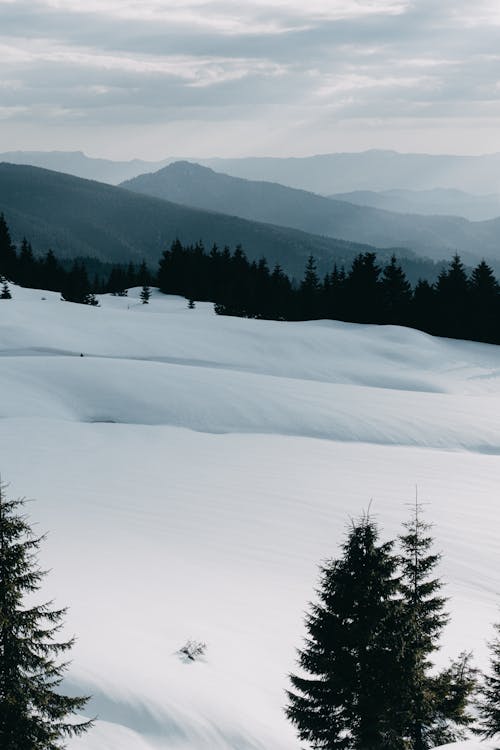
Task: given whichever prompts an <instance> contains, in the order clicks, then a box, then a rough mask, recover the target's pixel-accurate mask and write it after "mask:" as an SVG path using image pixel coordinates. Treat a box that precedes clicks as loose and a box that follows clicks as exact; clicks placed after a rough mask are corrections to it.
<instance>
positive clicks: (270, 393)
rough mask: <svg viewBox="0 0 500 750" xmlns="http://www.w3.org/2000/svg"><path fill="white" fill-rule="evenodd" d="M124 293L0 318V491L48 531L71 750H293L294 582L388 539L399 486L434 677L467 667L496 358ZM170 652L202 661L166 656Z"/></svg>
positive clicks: (488, 508) (50, 590) (485, 618)
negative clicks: (361, 541)
mask: <svg viewBox="0 0 500 750" xmlns="http://www.w3.org/2000/svg"><path fill="white" fill-rule="evenodd" d="M137 294H138V291H137V290H134V291H133V292H132V293H131V295H130V296H129V297H128V298H112V297H104V298H102V300H101V302H102V307H101V308H97V309H95V308H86V307H82V306H78V305H71V304H68V303H62V302H60V301H59V300H58V295H52V294H51V293H48V292H47V293H44V292H36V291H31V290H22V289H14V299H13V300H11V301H5V302H2V303H0V471H1V472H2V475H3V477H4V478H5V479H7V480H9V481H10V483H11V487H10V493H11V494H14V495H18V494H22V495H26V496H28V497H34V498H36V499H37V502H36V503H34V504H33V505H31V506H30V507H29V511H30V513H31V515H32V517H33V519H34V520H36V521H37V522H38V523H39V527H40V529H41V530H45V529H48V530H49V531H50V534H49V537H48V539H47V541H46V542H45V544H44V546H43V550H42V556H43V557H42V563H43V565H44V566H46V567H49V568H51V573H50V576H49V577H48V578H47V579H46V581H45V585H44V595H46V596H48V597H51V596H54V597H55V599H56V601H57V603H58V604H61V605H66V604H67V605H69V607H70V609H69V612H68V616H67V620H66V622H67V630H68V632H69V633H73V632H75V633H76V634H77V636H78V641H77V644H76V646H75V649H74V651H73V663H72V666H71V670H70V673H69V675H68V688H69V689H75V690H77V691H79V692H82V691H83V692H84V693H85V692H90V693H92V695H93V696H94V698H93V702H92V705H91V706H89V713H97V714H98V715H99V721H98V723H97V727H96V729H95V730H93V731H92V732H91V733H89V734H88V735H86V736H85V737H84V738H82V739H79V740H75V741H73V743H72V744H71V750H107V748H108V747H109V748H110V750H111V748H113V749H114V748H118V747H120V748H123V749H124V750H155V748H159V747H161V748H168V749H169V750H170V748H173V749H175V750H177V749H178V750H193V749H196V750H198V748H199V749H200V750H205V748H206V749H207V750H208V748H211V749H212V750H218V749H219V748H220V750H229V748H231V750H261V749H262V750H264V748H265V749H266V750H271V748H276V750H298V748H299V746H300V745H299V743H298V742H297V740H296V739H295V736H294V732H293V730H292V729H291V728H290V727H289V726H288V724H287V722H286V721H285V719H284V716H283V711H282V708H283V705H284V703H285V697H284V689H285V687H286V684H287V682H286V674H287V673H288V672H289V671H290V670H292V669H293V668H294V651H295V648H296V647H297V646H299V645H300V641H301V637H302V635H303V628H302V618H303V612H304V610H305V609H306V607H307V602H308V601H309V600H310V599H311V598H312V597H313V596H314V592H313V588H314V585H315V583H316V580H317V565H318V563H319V562H320V561H321V560H322V559H325V558H326V557H329V556H334V555H335V554H336V553H337V549H338V543H339V542H340V541H341V540H342V538H343V534H344V531H345V525H346V523H347V522H348V520H349V518H350V517H351V516H356V515H358V513H359V512H361V511H362V510H363V509H364V508H366V507H367V506H368V503H369V502H370V500H371V499H373V503H372V512H373V513H374V514H375V515H376V518H377V519H378V520H379V521H380V524H381V526H382V528H383V534H384V536H394V535H395V534H397V533H398V532H399V531H400V523H401V521H403V520H405V518H406V516H407V514H408V512H409V509H408V507H407V503H411V501H412V499H413V497H414V493H415V485H418V488H419V495H420V497H421V499H422V500H423V501H424V502H428V503H429V505H428V506H426V507H427V517H428V520H429V521H432V522H434V523H435V536H436V542H437V547H438V548H439V549H441V550H442V551H443V553H444V558H443V562H442V566H441V571H440V572H441V574H442V577H443V579H444V580H445V581H446V583H447V587H446V593H447V595H449V596H450V597H451V599H450V607H449V608H450V611H451V612H452V614H453V618H452V621H451V623H450V625H449V627H448V628H447V631H446V638H445V640H444V643H443V650H442V653H441V654H440V656H439V658H440V659H441V660H445V659H446V658H447V657H448V656H454V655H456V653H457V652H458V651H460V650H462V649H464V648H466V649H469V648H472V649H474V651H475V654H476V661H477V663H478V664H479V665H480V666H484V665H485V660H486V649H485V640H486V639H487V638H488V637H490V635H491V624H492V622H493V621H494V620H496V619H498V603H499V597H498V594H499V586H498V567H499V562H500V555H499V551H498V550H499V541H500V540H499V532H498V516H499V512H498V502H497V495H498V479H499V456H498V454H499V452H500V428H499V427H498V425H499V417H500V381H499V374H500V349H499V348H498V347H493V346H487V345H479V344H471V343H466V342H452V341H447V340H439V339H433V338H431V337H429V336H426V335H425V334H421V333H418V332H415V331H410V330H405V329H402V328H394V327H385V328H384V327H376V326H355V325H349V324H340V323H330V322H315V323H297V324H284V323H274V322H264V321H248V320H239V319H233V318H219V317H216V316H214V315H213V313H212V312H211V308H210V306H208V305H202V304H199V305H197V308H196V309H195V310H192V311H191V310H187V307H186V302H185V301H184V300H180V299H179V298H165V297H162V296H159V295H154V297H153V299H152V301H151V304H150V305H148V306H147V307H146V306H142V305H139V304H138V302H137ZM42 296H44V297H45V298H46V299H45V300H42V299H41V297H42ZM81 352H82V353H84V355H85V356H84V357H80V356H79V355H80V353H81ZM188 638H194V639H197V640H203V641H206V642H207V644H208V648H207V653H206V657H205V659H204V660H203V661H200V662H197V663H194V664H184V663H182V662H181V661H180V660H179V659H178V657H177V656H176V654H175V652H176V651H177V650H178V649H179V648H180V647H181V646H182V645H183V644H184V643H185V641H186V640H187V639H188ZM475 744H477V743H470V744H468V745H467V747H468V748H469V750H475ZM464 747H465V745H464ZM481 747H482V748H485V749H486V748H487V747H488V746H487V745H485V744H481Z"/></svg>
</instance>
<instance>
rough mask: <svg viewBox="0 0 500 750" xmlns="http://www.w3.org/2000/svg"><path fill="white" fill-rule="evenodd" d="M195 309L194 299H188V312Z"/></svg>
mask: <svg viewBox="0 0 500 750" xmlns="http://www.w3.org/2000/svg"><path fill="white" fill-rule="evenodd" d="M195 307H196V305H195V302H194V299H190V300H189V301H188V308H189V309H190V310H194V308H195Z"/></svg>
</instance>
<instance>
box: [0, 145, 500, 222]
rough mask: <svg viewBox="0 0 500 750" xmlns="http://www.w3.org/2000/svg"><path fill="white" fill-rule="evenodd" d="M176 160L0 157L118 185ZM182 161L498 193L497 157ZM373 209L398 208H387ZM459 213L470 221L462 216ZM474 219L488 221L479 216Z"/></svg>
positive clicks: (331, 179) (313, 187)
mask: <svg viewBox="0 0 500 750" xmlns="http://www.w3.org/2000/svg"><path fill="white" fill-rule="evenodd" d="M179 160H180V157H175V158H173V157H169V158H161V159H158V160H155V161H151V162H147V161H141V160H140V159H132V160H130V161H112V160H109V159H94V158H90V157H88V156H86V155H85V154H83V153H82V152H81V151H73V152H63V151H52V152H45V151H31V152H27V151H15V152H14V151H10V152H5V153H3V154H0V161H7V162H11V163H14V164H31V165H33V166H38V167H44V168H47V169H54V170H56V171H59V172H67V173H68V174H74V175H75V176H77V177H85V178H87V179H94V180H99V181H101V182H108V183H110V184H118V183H119V182H123V181H124V180H128V179H131V178H132V177H136V176H137V175H139V174H142V173H144V172H154V171H157V170H158V169H160V168H161V167H164V166H166V165H167V164H170V163H172V162H175V161H179ZM188 161H192V162H197V163H199V164H202V165H204V166H208V167H211V168H212V169H214V170H216V171H217V172H223V173H225V174H229V175H232V176H233V177H243V178H245V179H250V180H265V181H267V182H277V183H280V184H281V185H286V186H288V187H294V188H299V189H302V190H308V191H310V192H313V193H319V194H321V195H331V194H333V193H347V192H352V191H359V190H362V191H376V192H380V191H387V190H412V191H415V190H416V191H420V190H434V189H436V188H445V189H452V190H459V191H463V192H464V193H473V194H479V195H480V196H483V195H484V194H489V193H491V194H493V195H495V196H498V195H500V154H487V155H484V156H453V155H429V154H400V153H397V152H396V151H364V152H361V153H343V154H342V153H339V154H320V155H317V156H308V157H304V158H268V157H264V158H259V157H249V158H245V159H220V158H213V159H203V158H195V157H193V156H192V155H191V156H190V157H189V158H188ZM476 197H477V195H473V196H472V198H471V200H472V203H474V201H475V199H476ZM487 197H488V196H487ZM352 202H357V201H352ZM438 203H439V213H443V212H444V213H452V214H455V211H454V210H452V211H448V210H445V211H442V208H441V205H442V200H441V199H439V201H438ZM370 205H371V204H370ZM375 207H376V208H389V209H390V210H399V209H396V208H395V206H393V205H391V206H382V205H377V206H375ZM412 212H413V209H412ZM418 212H419V213H428V212H427V211H418ZM464 215H465V216H466V217H468V218H475V217H474V216H471V215H469V214H468V213H466V214H464ZM477 218H478V219H485V218H490V217H489V216H488V215H483V216H477Z"/></svg>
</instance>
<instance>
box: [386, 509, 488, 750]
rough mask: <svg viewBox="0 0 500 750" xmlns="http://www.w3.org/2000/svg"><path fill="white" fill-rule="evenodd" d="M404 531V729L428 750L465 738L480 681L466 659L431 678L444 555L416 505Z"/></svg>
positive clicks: (415, 749) (418, 748) (416, 748)
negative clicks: (471, 700) (438, 568)
mask: <svg viewBox="0 0 500 750" xmlns="http://www.w3.org/2000/svg"><path fill="white" fill-rule="evenodd" d="M404 526H405V529H406V533H405V534H403V535H402V536H401V537H400V543H401V551H402V554H401V570H402V577H401V582H400V590H401V594H402V597H403V607H404V609H403V614H404V617H403V635H404V643H405V649H404V655H403V661H402V671H403V675H404V680H403V682H402V685H401V691H400V698H399V703H400V708H401V716H402V718H403V724H404V726H402V727H401V730H400V731H401V732H402V734H404V735H406V736H408V737H409V740H410V747H411V748H412V750H427V749H428V748H432V747H435V746H436V745H442V744H445V743H447V742H453V741H455V740H457V739H460V738H461V737H462V727H466V726H468V725H469V724H470V722H471V716H470V714H469V713H468V711H467V704H468V699H469V697H470V694H471V692H472V690H473V688H474V684H475V679H474V670H473V669H472V668H471V666H470V656H469V655H466V654H462V655H461V656H460V657H459V658H458V659H457V660H456V661H454V662H452V663H451V664H450V666H449V667H447V668H445V669H444V670H442V671H441V672H439V673H438V674H437V675H435V674H433V672H432V666H433V665H432V661H431V659H430V656H431V654H433V653H434V652H435V651H437V650H438V649H439V636H440V634H441V631H442V629H443V627H444V626H445V624H446V623H447V621H448V615H447V614H446V613H445V611H444V607H445V604H446V599H445V597H443V596H441V594H440V591H441V588H442V583H441V581H440V580H439V579H438V578H435V577H434V576H433V572H434V570H435V568H436V566H437V565H438V563H439V561H440V559H441V555H440V554H437V553H433V552H432V545H433V539H432V536H430V534H429V530H430V528H431V527H430V525H429V524H426V523H424V521H423V520H422V509H421V506H420V505H419V503H418V501H417V500H415V507H414V510H413V514H412V518H411V520H410V521H408V522H407V523H405V524H404Z"/></svg>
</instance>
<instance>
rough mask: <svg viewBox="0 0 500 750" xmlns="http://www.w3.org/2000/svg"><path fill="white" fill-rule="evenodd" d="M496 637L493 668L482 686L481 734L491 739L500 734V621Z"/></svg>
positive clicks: (491, 646)
mask: <svg viewBox="0 0 500 750" xmlns="http://www.w3.org/2000/svg"><path fill="white" fill-rule="evenodd" d="M495 630H496V632H497V636H496V638H495V639H494V640H493V641H492V642H491V643H490V644H489V647H490V652H491V659H490V665H491V669H490V672H489V674H487V675H485V676H484V682H483V684H482V685H481V687H480V696H481V697H480V700H479V705H478V709H479V730H478V732H479V734H480V735H482V736H483V737H486V738H488V739H490V738H491V737H495V735H499V736H500V623H498V624H497V625H495Z"/></svg>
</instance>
